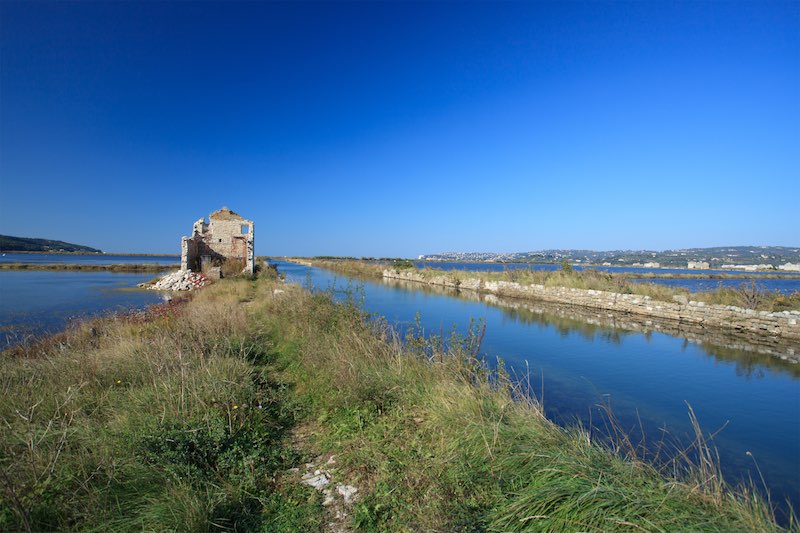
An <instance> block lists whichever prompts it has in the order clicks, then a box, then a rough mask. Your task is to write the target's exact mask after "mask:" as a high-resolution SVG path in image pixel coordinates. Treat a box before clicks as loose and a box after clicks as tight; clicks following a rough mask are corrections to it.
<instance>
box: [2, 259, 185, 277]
mask: <svg viewBox="0 0 800 533" xmlns="http://www.w3.org/2000/svg"><path fill="white" fill-rule="evenodd" d="M180 262H181V257H180V256H179V255H175V256H159V257H151V256H136V255H107V254H85V255H84V254H14V253H5V254H2V255H0V263H36V264H47V265H51V264H59V265H60V264H69V265H130V264H133V265H151V264H155V265H177V264H179V263H180ZM151 277H152V276H151Z"/></svg>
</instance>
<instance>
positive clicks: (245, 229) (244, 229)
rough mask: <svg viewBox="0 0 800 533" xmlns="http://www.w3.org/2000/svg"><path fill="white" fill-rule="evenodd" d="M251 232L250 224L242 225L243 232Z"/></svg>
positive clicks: (244, 233)
mask: <svg viewBox="0 0 800 533" xmlns="http://www.w3.org/2000/svg"><path fill="white" fill-rule="evenodd" d="M248 233H250V226H242V234H243V235H246V234H248Z"/></svg>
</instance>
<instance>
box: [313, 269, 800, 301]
mask: <svg viewBox="0 0 800 533" xmlns="http://www.w3.org/2000/svg"><path fill="white" fill-rule="evenodd" d="M307 262H309V263H311V264H313V265H314V266H319V267H321V268H327V269H329V270H333V271H335V272H341V273H343V274H351V275H360V276H365V277H373V278H375V277H382V276H383V274H382V272H383V269H385V268H411V269H413V270H414V272H416V273H417V274H420V275H421V276H423V277H426V278H433V277H438V276H448V277H449V278H450V279H452V280H454V281H459V280H465V279H482V280H485V281H513V282H516V283H520V284H522V285H532V284H537V285H545V286H547V287H570V288H576V289H594V290H600V291H608V292H618V293H622V294H639V295H642V296H649V297H651V298H653V299H655V300H661V301H665V302H672V301H674V299H673V297H674V296H684V297H686V298H687V299H690V300H695V301H700V302H706V303H709V304H719V305H733V306H737V307H744V308H746V309H755V310H758V311H786V310H800V292H798V291H795V292H794V293H792V294H789V295H786V294H783V293H781V292H779V291H769V290H764V289H760V288H759V287H758V278H752V277H750V278H738V275H736V274H731V275H730V276H731V277H730V278H729V279H743V282H742V284H741V285H740V286H739V287H737V288H728V287H720V288H718V289H715V290H713V291H707V292H691V291H689V290H688V289H684V288H681V287H670V286H667V285H660V284H658V283H637V282H635V281H633V280H634V279H636V278H642V277H646V278H648V279H656V278H664V279H676V278H678V277H679V276H681V275H678V274H663V275H658V274H650V275H647V276H642V275H638V274H637V275H632V274H627V273H625V274H621V273H610V272H603V271H600V270H583V271H577V270H571V269H567V270H565V269H561V270H530V269H509V270H503V271H498V272H486V271H484V272H478V271H468V270H439V269H434V268H422V269H419V268H414V267H413V265H412V264H411V263H373V262H364V261H336V260H317V259H312V260H307ZM685 276H686V277H689V276H699V275H695V274H687V275H685ZM708 276H711V275H708ZM708 279H722V278H711V277H709V278H708ZM744 279H749V280H751V281H749V282H745V281H744ZM753 280H754V281H753Z"/></svg>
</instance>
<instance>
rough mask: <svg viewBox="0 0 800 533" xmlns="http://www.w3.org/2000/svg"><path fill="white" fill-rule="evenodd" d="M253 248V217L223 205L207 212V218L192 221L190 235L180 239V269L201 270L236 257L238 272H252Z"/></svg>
mask: <svg viewBox="0 0 800 533" xmlns="http://www.w3.org/2000/svg"><path fill="white" fill-rule="evenodd" d="M254 250H255V226H254V224H253V221H252V220H246V219H244V218H243V217H241V216H240V215H238V214H236V213H234V212H233V211H231V210H230V209H228V208H227V207H223V208H222V209H220V210H219V211H214V212H213V213H211V214H210V215H209V217H208V222H206V220H205V218H201V219H200V220H198V221H197V222H195V223H194V226H193V227H192V236H191V237H183V238H182V239H181V270H193V271H195V272H203V273H204V274H205V273H209V272H210V271H211V270H213V269H216V268H218V267H220V266H221V265H222V264H223V263H225V262H226V261H238V262H241V265H242V272H246V273H249V274H252V273H253V268H254V264H255V261H254ZM217 272H218V271H217ZM212 275H213V273H212Z"/></svg>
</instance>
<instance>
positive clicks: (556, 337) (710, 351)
mask: <svg viewBox="0 0 800 533" xmlns="http://www.w3.org/2000/svg"><path fill="white" fill-rule="evenodd" d="M276 263H277V265H278V269H279V271H280V272H282V273H284V274H286V276H287V280H288V281H291V282H295V283H299V284H301V285H304V286H310V287H313V288H315V289H318V290H329V289H331V288H333V289H335V291H338V294H339V295H340V297H342V295H343V293H344V291H346V290H347V288H348V286H349V287H350V288H351V289H352V287H354V286H358V287H359V289H358V291H356V292H357V293H358V294H363V306H364V308H365V310H366V311H368V312H371V313H376V314H378V315H381V316H384V317H386V319H387V320H388V321H389V323H391V324H393V325H394V326H396V327H397V328H398V330H399V331H401V332H402V331H405V330H406V329H407V328H409V327H412V326H413V324H414V322H415V317H416V316H417V314H418V313H419V317H420V319H421V324H422V326H423V327H424V329H425V330H426V332H429V333H435V334H438V333H439V332H444V333H445V334H447V333H448V332H449V331H450V330H451V328H452V327H453V326H454V325H455V327H457V328H458V330H459V331H460V332H461V333H462V334H463V333H466V328H467V326H468V324H469V323H470V320H471V319H475V320H484V321H485V323H486V334H485V337H484V340H483V344H482V349H483V352H484V355H486V356H487V357H489V358H490V359H491V358H494V357H496V356H502V358H503V360H504V361H505V363H506V365H507V367H510V368H511V370H512V372H517V373H518V374H519V375H523V376H525V375H526V373H527V375H528V376H529V379H530V383H531V386H532V389H533V393H534V394H536V395H537V396H538V397H539V398H543V401H544V407H545V410H546V412H547V414H548V416H549V417H550V418H551V419H553V420H556V421H557V422H559V423H562V424H570V423H574V422H575V421H580V422H581V423H583V424H584V425H589V424H593V425H598V424H600V425H602V420H603V415H602V409H601V406H603V405H611V407H612V408H613V412H614V414H615V415H616V416H617V417H618V418H619V419H620V421H621V423H622V425H623V427H624V428H626V429H627V430H628V431H629V432H630V433H631V434H632V435H633V436H634V438H638V437H639V430H638V428H639V427H640V425H641V427H642V428H643V429H644V433H645V435H646V437H647V439H648V442H649V443H650V444H654V443H655V442H656V441H658V440H659V439H660V438H661V436H662V435H663V433H664V432H663V430H666V432H668V434H669V439H671V440H675V439H677V440H679V441H680V443H681V445H686V444H687V443H688V442H690V440H691V435H692V429H691V425H690V421H689V417H688V405H691V407H692V408H693V409H694V411H695V413H696V414H697V417H698V419H699V421H700V424H701V425H702V428H703V429H704V431H705V432H706V433H708V432H715V431H717V430H718V429H720V428H724V429H722V431H721V432H720V433H719V434H718V435H717V436H716V438H715V440H714V443H715V444H716V446H717V447H718V449H719V452H720V456H721V461H722V466H723V470H724V472H725V475H726V477H727V478H728V479H729V480H730V481H741V480H747V479H748V478H750V477H752V479H754V480H759V479H760V476H759V473H758V471H757V470H756V469H755V464H756V462H757V464H758V467H760V469H761V472H762V473H763V475H764V478H765V480H766V483H767V486H768V487H769V489H770V491H771V493H772V497H773V500H774V501H784V500H785V499H787V498H788V499H789V500H791V501H792V503H793V505H794V507H795V508H800V365H795V364H791V363H786V362H782V361H780V360H778V359H776V358H771V357H768V356H758V355H755V354H753V353H750V352H745V351H740V350H735V349H730V348H717V347H714V346H710V345H708V346H703V345H699V344H696V343H692V342H687V341H686V340H684V339H682V338H678V337H673V336H670V335H666V334H662V333H650V334H643V333H637V332H631V331H624V330H620V329H611V328H603V327H598V326H592V325H589V324H586V323H585V322H580V321H570V320H565V319H563V318H559V317H556V316H548V315H547V314H544V315H539V314H534V313H527V314H526V313H525V312H521V311H518V310H512V309H506V308H499V307H496V306H490V305H486V304H485V303H482V302H480V301H471V300H467V299H463V298H458V297H454V296H449V295H443V294H437V293H435V292H431V291H428V290H424V289H423V287H422V286H419V287H420V288H419V289H414V288H408V287H399V286H392V285H391V284H390V283H380V282H373V281H363V280H355V281H354V280H352V279H350V278H348V277H346V276H343V275H341V274H334V273H331V272H328V271H325V270H321V269H317V268H312V267H306V266H302V265H297V264H293V263H286V262H276ZM362 287H363V289H362ZM799 348H800V347H799ZM526 380H527V378H526ZM748 452H750V453H751V454H752V456H750V455H748ZM759 485H760V482H759Z"/></svg>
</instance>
